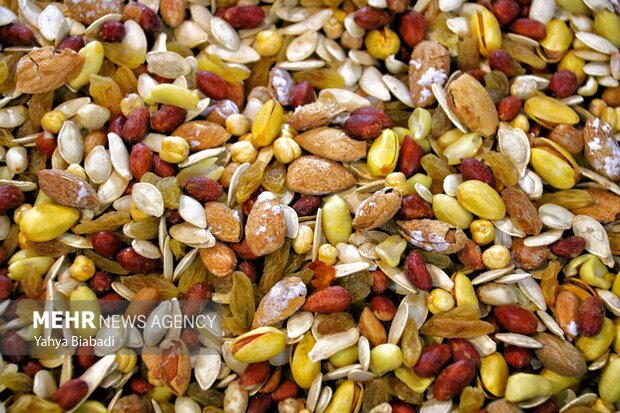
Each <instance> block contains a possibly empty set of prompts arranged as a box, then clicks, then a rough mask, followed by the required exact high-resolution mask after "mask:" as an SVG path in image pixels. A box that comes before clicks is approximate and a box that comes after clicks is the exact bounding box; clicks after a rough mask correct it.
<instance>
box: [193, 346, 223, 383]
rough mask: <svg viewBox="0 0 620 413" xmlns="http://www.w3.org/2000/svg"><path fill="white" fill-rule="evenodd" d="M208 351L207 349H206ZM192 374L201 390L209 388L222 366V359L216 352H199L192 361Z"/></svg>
mask: <svg viewBox="0 0 620 413" xmlns="http://www.w3.org/2000/svg"><path fill="white" fill-rule="evenodd" d="M207 351H209V350H207ZM193 366H194V376H195V377H196V382H198V385H199V386H200V389H201V390H203V391H206V390H209V389H210V388H211V386H213V383H215V380H217V376H218V374H219V372H220V369H221V367H222V359H221V358H220V356H219V355H218V354H217V353H214V354H200V355H198V356H197V357H196V359H195V361H194V363H193Z"/></svg>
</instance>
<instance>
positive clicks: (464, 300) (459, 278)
mask: <svg viewBox="0 0 620 413" xmlns="http://www.w3.org/2000/svg"><path fill="white" fill-rule="evenodd" d="M453 293H454V297H455V299H456V305H457V306H459V307H462V306H472V307H475V308H478V307H479V305H480V304H479V303H478V297H476V291H474V286H473V285H472V283H471V280H470V279H469V278H468V277H467V276H466V275H465V274H463V273H462V272H460V271H459V272H457V273H456V275H455V276H454V290H453Z"/></svg>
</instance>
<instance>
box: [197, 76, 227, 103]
mask: <svg viewBox="0 0 620 413" xmlns="http://www.w3.org/2000/svg"><path fill="white" fill-rule="evenodd" d="M196 86H197V87H198V89H199V90H200V91H201V92H202V93H204V94H205V95H206V96H208V97H210V98H211V99H216V100H220V99H224V98H225V97H226V81H225V80H224V79H222V78H221V77H220V76H218V75H216V74H215V73H213V72H209V71H202V72H196Z"/></svg>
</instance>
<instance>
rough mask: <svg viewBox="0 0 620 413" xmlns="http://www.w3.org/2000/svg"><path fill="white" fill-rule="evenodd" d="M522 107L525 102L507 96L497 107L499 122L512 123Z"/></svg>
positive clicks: (515, 97)
mask: <svg viewBox="0 0 620 413" xmlns="http://www.w3.org/2000/svg"><path fill="white" fill-rule="evenodd" d="M522 107H523V102H522V101H521V99H519V98H518V97H517V96H506V97H505V98H503V99H502V100H500V102H499V104H498V105H497V114H498V115H499V120H501V121H503V122H510V121H511V120H513V119H514V118H515V117H516V116H517V115H518V114H519V112H521V108H522ZM566 126H568V125H566Z"/></svg>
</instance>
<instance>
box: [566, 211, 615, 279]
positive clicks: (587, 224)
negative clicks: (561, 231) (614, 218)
mask: <svg viewBox="0 0 620 413" xmlns="http://www.w3.org/2000/svg"><path fill="white" fill-rule="evenodd" d="M573 232H574V233H575V235H577V236H580V237H582V238H584V239H585V240H586V250H587V251H588V252H590V253H592V254H594V255H596V256H597V257H599V258H601V261H603V263H604V264H605V265H607V266H609V267H613V265H614V261H613V258H612V255H611V249H610V247H609V239H608V237H607V232H606V231H605V228H604V227H603V225H601V223H600V222H598V221H597V220H595V219H594V218H592V217H590V216H588V215H576V216H575V218H574V219H573Z"/></svg>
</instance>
